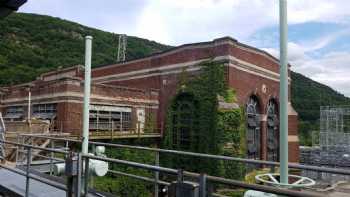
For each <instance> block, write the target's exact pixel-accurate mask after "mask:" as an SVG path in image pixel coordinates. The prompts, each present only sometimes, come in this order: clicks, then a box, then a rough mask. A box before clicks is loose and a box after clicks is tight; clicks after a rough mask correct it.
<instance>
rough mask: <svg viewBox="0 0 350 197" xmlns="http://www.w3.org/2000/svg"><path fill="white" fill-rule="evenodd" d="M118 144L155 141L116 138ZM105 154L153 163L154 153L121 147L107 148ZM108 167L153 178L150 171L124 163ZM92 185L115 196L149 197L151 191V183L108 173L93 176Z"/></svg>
mask: <svg viewBox="0 0 350 197" xmlns="http://www.w3.org/2000/svg"><path fill="white" fill-rule="evenodd" d="M114 143H118V144H129V145H130V144H133V145H139V146H151V147H152V146H155V144H156V142H155V141H153V140H147V139H136V140H118V141H114ZM106 155H107V156H108V157H109V158H116V159H121V160H127V161H134V162H139V163H145V164H152V165H153V164H154V162H155V154H154V153H153V152H150V151H140V150H131V149H123V148H107V149H106ZM109 169H110V170H112V171H118V172H123V173H128V174H133V175H139V176H144V177H149V178H153V176H154V174H153V173H152V172H150V171H146V170H142V169H139V168H134V167H129V166H125V165H117V164H112V165H111V164H110V166H109ZM93 182H94V187H95V188H96V189H97V190H99V191H104V192H108V193H111V194H114V195H117V196H128V197H129V196H130V197H151V196H152V194H153V193H152V192H153V186H154V184H153V183H149V182H145V181H141V180H137V179H135V178H130V177H126V176H121V175H116V174H113V173H108V174H107V176H105V177H96V178H94V181H93Z"/></svg>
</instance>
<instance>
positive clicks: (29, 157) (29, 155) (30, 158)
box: [25, 147, 32, 197]
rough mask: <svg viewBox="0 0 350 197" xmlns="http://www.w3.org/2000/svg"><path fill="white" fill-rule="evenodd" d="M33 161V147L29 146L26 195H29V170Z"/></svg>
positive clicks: (26, 196) (27, 196)
mask: <svg viewBox="0 0 350 197" xmlns="http://www.w3.org/2000/svg"><path fill="white" fill-rule="evenodd" d="M31 163H32V148H31V147H28V149H27V168H26V193H25V197H29V179H30V178H29V170H30V165H31Z"/></svg>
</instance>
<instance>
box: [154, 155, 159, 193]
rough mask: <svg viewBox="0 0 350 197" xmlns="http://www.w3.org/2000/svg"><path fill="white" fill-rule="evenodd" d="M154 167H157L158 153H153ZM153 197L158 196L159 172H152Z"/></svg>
mask: <svg viewBox="0 0 350 197" xmlns="http://www.w3.org/2000/svg"><path fill="white" fill-rule="evenodd" d="M155 165H156V166H159V152H155ZM154 180H155V181H154V197H158V195H159V186H158V181H159V172H157V171H156V172H154Z"/></svg>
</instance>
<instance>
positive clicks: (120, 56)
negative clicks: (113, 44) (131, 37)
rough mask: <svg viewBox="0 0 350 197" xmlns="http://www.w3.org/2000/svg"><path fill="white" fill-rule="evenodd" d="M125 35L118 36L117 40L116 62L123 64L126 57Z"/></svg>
mask: <svg viewBox="0 0 350 197" xmlns="http://www.w3.org/2000/svg"><path fill="white" fill-rule="evenodd" d="M126 45H127V35H126V34H120V35H119V40H118V52H117V62H124V61H125V57H126Z"/></svg>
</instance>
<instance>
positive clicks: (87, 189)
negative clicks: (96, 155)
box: [84, 157, 90, 196]
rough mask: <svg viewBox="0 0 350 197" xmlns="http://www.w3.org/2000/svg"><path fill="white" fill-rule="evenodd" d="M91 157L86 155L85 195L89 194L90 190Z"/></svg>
mask: <svg viewBox="0 0 350 197" xmlns="http://www.w3.org/2000/svg"><path fill="white" fill-rule="evenodd" d="M89 161H90V160H89V158H87V157H85V170H84V180H85V182H84V196H88V192H89V177H90V176H89Z"/></svg>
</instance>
